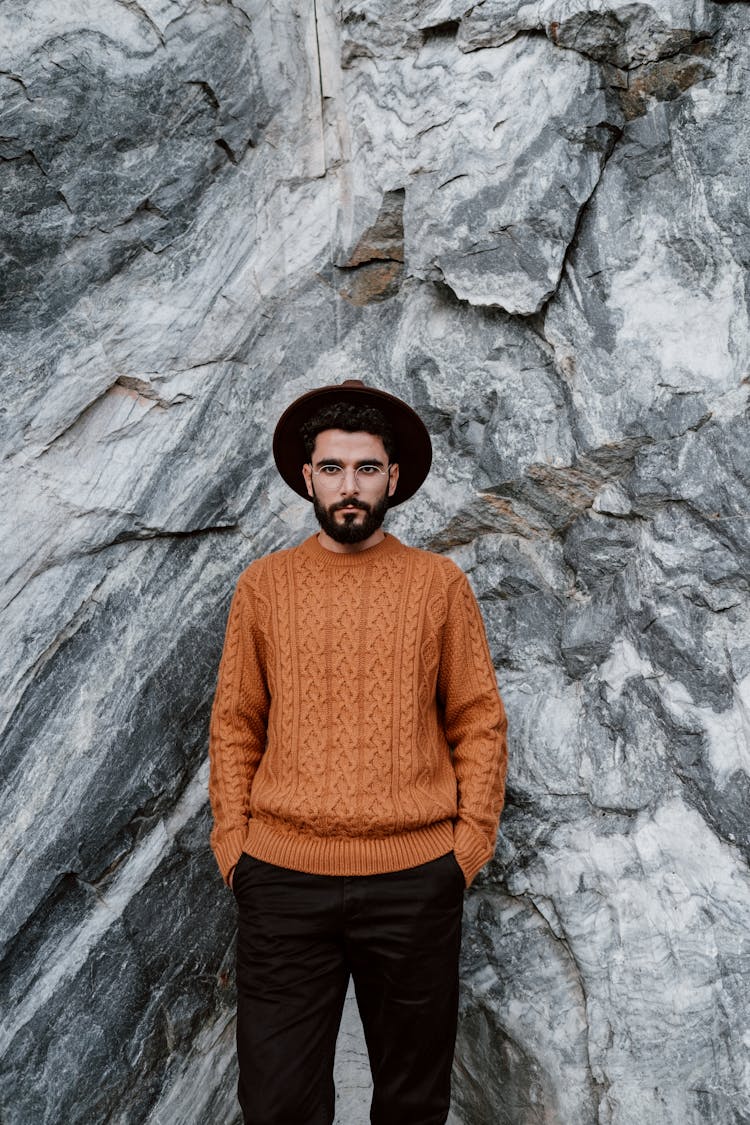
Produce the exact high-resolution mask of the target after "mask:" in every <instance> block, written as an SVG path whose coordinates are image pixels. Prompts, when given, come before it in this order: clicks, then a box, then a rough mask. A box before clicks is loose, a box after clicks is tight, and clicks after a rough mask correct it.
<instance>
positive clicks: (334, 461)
mask: <svg viewBox="0 0 750 1125" xmlns="http://www.w3.org/2000/svg"><path fill="white" fill-rule="evenodd" d="M324 465H336V466H337V468H339V469H343V467H344V463H343V461H339V460H338V458H337V457H323V458H322V459H321V460H320V461H318V468H319V469H322V468H323V466H324ZM364 465H377V466H378V468H379V469H382V467H383V462H382V461H381V460H379V458H377V457H365V458H363V460H361V461H357V463H356V464H355V466H354V468H355V469H361V468H362V467H363V466H364Z"/></svg>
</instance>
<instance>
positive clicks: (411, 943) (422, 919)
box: [346, 852, 464, 1125]
mask: <svg viewBox="0 0 750 1125" xmlns="http://www.w3.org/2000/svg"><path fill="white" fill-rule="evenodd" d="M463 892H464V877H463V873H462V872H461V869H460V867H459V866H458V863H457V862H456V859H455V856H454V855H453V853H452V852H451V853H449V854H448V855H447V856H442V857H441V858H440V859H437V860H433V861H432V862H430V863H424V864H420V865H419V866H418V867H413V868H410V869H409V870H408V871H398V872H393V873H391V874H388V875H373V876H369V877H367V879H364V880H361V881H359V882H358V883H357V884H356V886H355V887H354V888H353V890H352V891H351V896H353V898H350V900H347V907H346V937H347V942H346V949H347V955H348V959H349V963H350V966H351V971H352V976H353V978H354V984H355V990H356V995H357V1003H358V1005H359V1010H360V1015H361V1017H362V1025H363V1028H364V1032H365V1039H366V1042H367V1049H368V1054H369V1056H370V1066H371V1069H372V1076H373V1086H374V1090H373V1100H372V1108H371V1112H370V1120H371V1122H372V1125H444V1122H445V1121H446V1119H447V1116H448V1112H449V1109H450V1075H451V1066H452V1062H453V1052H454V1047H455V1041H456V1025H457V1020H458V959H459V953H460V946H461V917H462V913H463ZM352 901H353V903H354V906H353V908H352Z"/></svg>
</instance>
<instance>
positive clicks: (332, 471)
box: [318, 465, 341, 477]
mask: <svg viewBox="0 0 750 1125" xmlns="http://www.w3.org/2000/svg"><path fill="white" fill-rule="evenodd" d="M318 472H319V473H323V475H324V476H326V477H335V476H338V474H339V473H340V472H341V469H340V468H339V467H338V465H321V466H320V468H319V469H318Z"/></svg>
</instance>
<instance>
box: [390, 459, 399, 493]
mask: <svg viewBox="0 0 750 1125" xmlns="http://www.w3.org/2000/svg"><path fill="white" fill-rule="evenodd" d="M389 475H390V481H389V484H388V495H389V496H393V493H394V492H395V491H396V485H397V484H398V462H395V463H394V464H393V465H391V468H390V474H389Z"/></svg>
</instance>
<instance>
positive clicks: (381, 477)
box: [302, 430, 398, 543]
mask: <svg viewBox="0 0 750 1125" xmlns="http://www.w3.org/2000/svg"><path fill="white" fill-rule="evenodd" d="M302 472H303V473H304V476H305V483H306V485H307V492H308V495H309V496H311V497H312V499H313V506H314V508H315V515H316V516H317V517H318V522H319V523H320V526H321V527H322V528H323V531H325V532H326V534H327V535H330V537H331V538H332V539H335V540H336V541H337V542H338V543H362V542H364V540H365V539H369V537H370V536H371V535H372V534H373V533H374V532H375V531H377V530H378V528H379V527H380V525H381V524H382V522H383V520H384V518H385V513H386V512H387V510H388V497H389V496H392V495H393V493H394V492H395V491H396V485H397V483H398V465H395V464H394V465H391V466H390V467H389V464H388V456H387V454H386V452H385V446H384V445H383V439H382V438H379V437H376V436H375V435H374V434H367V433H360V432H357V433H348V432H347V431H346V430H323V432H322V433H320V434H318V436H317V438H316V439H315V448H314V449H313V453H312V463H311V464H309V465H305V466H304V467H303V470H302Z"/></svg>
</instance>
